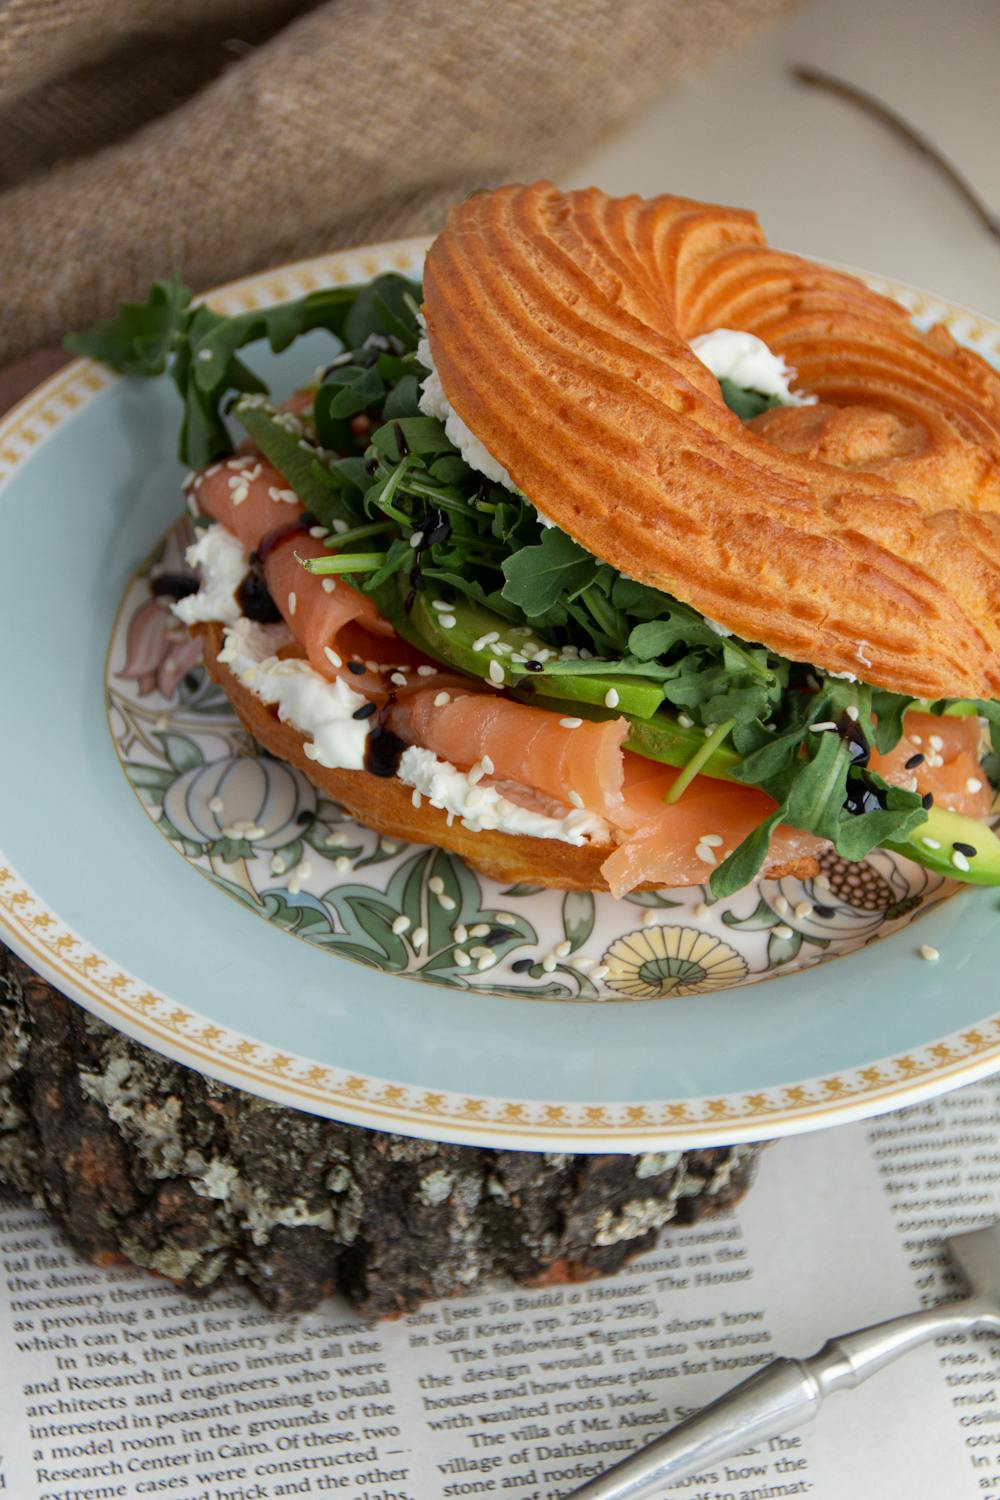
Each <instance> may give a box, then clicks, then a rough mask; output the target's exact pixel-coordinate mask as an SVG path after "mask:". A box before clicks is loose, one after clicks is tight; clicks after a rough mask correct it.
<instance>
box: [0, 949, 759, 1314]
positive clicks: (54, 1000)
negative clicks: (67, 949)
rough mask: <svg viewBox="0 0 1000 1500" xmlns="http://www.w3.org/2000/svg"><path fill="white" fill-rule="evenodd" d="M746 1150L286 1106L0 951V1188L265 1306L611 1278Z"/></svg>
mask: <svg viewBox="0 0 1000 1500" xmlns="http://www.w3.org/2000/svg"><path fill="white" fill-rule="evenodd" d="M760 1149H761V1148H760V1147H759V1146H732V1147H717V1148H713V1149H706V1150H695V1151H688V1152H684V1153H681V1152H676V1151H674V1152H669V1151H668V1152H655V1153H646V1154H644V1155H641V1156H628V1155H585V1154H580V1155H574V1154H567V1153H561V1152H544V1153H541V1152H539V1153H535V1152H526V1151H503V1150H496V1149H493V1148H490V1147H473V1146H453V1145H449V1144H446V1143H441V1142H434V1141H417V1140H412V1139H410V1138H408V1137H404V1136H399V1135H392V1134H389V1133H387V1132H384V1131H375V1130H366V1129H362V1128H360V1127H358V1126H352V1125H345V1124H342V1123H340V1122H338V1121H334V1120H325V1119H321V1118H319V1117H317V1116H314V1115H308V1114H303V1113H301V1112H298V1111H296V1110H291V1109H284V1108H282V1107H280V1106H278V1105H275V1104H272V1103H270V1102H269V1101H267V1100H264V1099H260V1098H257V1097H256V1096H255V1095H253V1094H248V1093H244V1092H242V1091H240V1090H237V1089H233V1088H229V1087H228V1086H226V1085H225V1084H221V1083H217V1082H215V1081H214V1080H213V1079H210V1078H207V1077H205V1076H204V1075H202V1074H200V1073H197V1072H195V1071H193V1070H191V1069H188V1068H185V1067H182V1066H181V1065H180V1064H177V1063H174V1062H171V1061H169V1060H168V1059H167V1058H164V1057H161V1056H160V1055H159V1054H158V1053H155V1052H152V1051H150V1050H149V1049H148V1048H146V1047H143V1046H140V1045H139V1044H138V1043H136V1042H133V1041H131V1040H130V1039H129V1038H127V1037H125V1036H123V1035H122V1034H121V1033H120V1032H116V1031H114V1030H112V1029H111V1028H110V1027H108V1026H106V1025H104V1023H103V1022H101V1021H98V1020H97V1019H95V1018H94V1017H93V1016H90V1015H89V1014H88V1013H87V1012H85V1011H83V1010H82V1009H81V1008H80V1007H79V1006H77V1005H75V1004H73V1003H72V1002H71V1001H69V1000H67V999H66V998H65V997H63V996H62V995H60V994H59V993H58V992H57V991H55V990H53V989H52V988H51V987H50V986H49V985H48V984H46V982H45V981H44V980H42V979H40V978H39V976H38V975H36V974H34V973H33V972H32V971H31V970H30V969H28V968H27V967H26V966H25V965H24V964H22V963H21V962H20V961H19V960H18V959H16V958H15V957H14V956H13V955H12V954H11V953H9V951H8V950H7V949H5V948H3V947H2V946H0V1183H3V1184H6V1185H8V1186H10V1187H12V1188H14V1189H16V1190H17V1191H18V1192H21V1193H27V1194H29V1195H30V1196H31V1197H32V1198H33V1199H34V1201H35V1202H36V1203H38V1204H39V1205H42V1206H44V1207H45V1208H47V1209H48V1210H49V1211H50V1213H51V1214H52V1215H53V1216H54V1217H55V1218H56V1219H57V1220H58V1222H59V1223H60V1224H61V1225H62V1227H63V1229H64V1230H65V1232H66V1233H67V1235H68V1236H69V1237H70V1239H71V1240H72V1241H73V1242H74V1243H75V1244H76V1245H77V1247H78V1248H79V1249H80V1250H81V1251H82V1253H83V1254H85V1255H88V1256H90V1257H92V1258H94V1259H99V1260H105V1261H107V1260H109V1259H114V1258H118V1259H127V1260H131V1261H133V1262H135V1263H136V1264H137V1265H141V1266H146V1267H148V1268H149V1269H151V1270H154V1271H158V1272H159V1273H161V1274H162V1275H165V1276H169V1277H171V1278H173V1279H174V1280H176V1281H177V1282H178V1283H179V1284H180V1285H182V1286H184V1287H186V1288H187V1289H189V1290H191V1291H203V1290H206V1289H208V1288H210V1287H211V1286H213V1285H215V1284H216V1283H218V1282H220V1281H221V1280H223V1279H225V1278H226V1277H230V1276H238V1277H240V1278H242V1279H243V1280H244V1281H246V1282H247V1283H249V1285H250V1286H252V1287H253V1288H254V1290H255V1291H256V1292H257V1294H258V1295H259V1296H260V1297H261V1299H262V1300H263V1301H264V1302H265V1303H267V1304H268V1306H270V1307H273V1308H275V1309H278V1310H284V1311H291V1310H299V1309H304V1308H308V1307H311V1306H313V1305H314V1304H315V1303H316V1302H317V1301H319V1300H320V1298H322V1297H324V1296H326V1295H329V1294H330V1293H331V1292H335V1291H339V1292H341V1293H343V1294H344V1295H346V1296H347V1297H348V1298H350V1300H351V1301H352V1302H353V1303H354V1304H355V1305H356V1306H357V1307H358V1308H359V1309H360V1310H361V1311H363V1312H364V1313H365V1314H367V1315H369V1316H373V1317H379V1316H386V1315H390V1314H393V1313H398V1312H400V1311H404V1310H408V1309H410V1308H413V1307H415V1306H417V1305H418V1304H419V1303H420V1302H421V1301H422V1300H424V1299H425V1298H428V1297H443V1296H449V1295H453V1294H455V1293H458V1292H463V1291H468V1290H469V1289H470V1288H472V1287H474V1286H476V1285H477V1284H478V1283H480V1282H482V1281H485V1280H488V1279H491V1278H494V1277H504V1278H513V1279H514V1280H516V1281H521V1282H538V1281H553V1280H571V1279H580V1278H583V1277H587V1276H596V1275H604V1274H608V1273H610V1272H613V1271H615V1270H617V1269H618V1268H619V1267H620V1266H621V1265H622V1264H624V1262H625V1261H626V1260H628V1259H631V1258H633V1257H634V1256H635V1255H636V1254H638V1253H640V1252H641V1251H643V1250H645V1249H648V1248H649V1247H650V1246H651V1245H653V1244H654V1243H655V1242H656V1239H657V1237H658V1235H659V1233H660V1231H661V1230H662V1228H663V1227H664V1226H666V1225H669V1224H671V1223H678V1222H680V1223H690V1222H691V1221H692V1220H694V1219H696V1218H700V1217H701V1216H702V1215H704V1214H707V1213H712V1212H714V1211H716V1210H718V1209H722V1208H726V1207H729V1206H730V1205H731V1204H733V1203H734V1202H735V1201H736V1200H737V1199H738V1198H739V1197H740V1196H741V1195H742V1193H743V1192H745V1190H746V1188H747V1186H748V1185H749V1183H750V1181H751V1179H752V1175H753V1170H754V1166H755V1162H756V1159H757V1156H758V1154H759V1151H760Z"/></svg>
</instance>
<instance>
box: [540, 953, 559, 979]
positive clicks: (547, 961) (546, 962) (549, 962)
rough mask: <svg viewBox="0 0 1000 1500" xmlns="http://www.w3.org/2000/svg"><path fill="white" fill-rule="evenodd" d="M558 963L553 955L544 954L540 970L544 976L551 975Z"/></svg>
mask: <svg viewBox="0 0 1000 1500" xmlns="http://www.w3.org/2000/svg"><path fill="white" fill-rule="evenodd" d="M558 962H559V960H558V959H557V958H556V956H555V954H554V953H549V954H546V956H545V958H543V959H542V968H543V969H544V970H545V973H546V974H551V973H552V971H553V969H554V968H555V966H556V964H557V963H558Z"/></svg>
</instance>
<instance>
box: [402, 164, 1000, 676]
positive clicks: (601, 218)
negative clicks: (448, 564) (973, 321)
mask: <svg viewBox="0 0 1000 1500" xmlns="http://www.w3.org/2000/svg"><path fill="white" fill-rule="evenodd" d="M424 298H425V301H424V313H425V316H426V319H427V330H428V337H429V340H430V346H431V351H432V354H433V356H434V360H435V364H436V366H437V370H438V373H439V375H440V377H441V381H442V384H443V387H444V391H445V394H446V395H447V397H448V399H449V401H450V402H451V404H452V406H453V407H454V409H455V411H456V412H457V414H458V415H459V417H461V418H462V420H463V421H464V422H465V423H466V424H467V425H468V427H469V428H471V430H472V431H473V432H474V433H475V435H476V436H477V437H478V438H479V439H480V441H481V442H482V443H483V444H484V445H485V447H486V448H487V449H488V451H489V452H490V454H491V455H492V456H493V457H494V458H495V459H496V460H497V461H498V462H499V463H500V464H502V465H503V467H504V468H505V469H506V470H507V472H508V474H509V475H510V477H511V479H512V481H513V483H514V484H515V485H516V486H517V487H518V488H519V489H520V490H522V491H523V492H524V493H525V494H526V495H527V496H528V498H529V499H530V500H531V501H532V502H533V503H534V504H535V505H536V506H537V507H538V509H539V510H540V511H541V512H542V513H543V514H544V515H546V516H547V517H549V518H550V519H551V520H553V521H555V522H556V523H557V524H558V525H559V526H560V527H562V528H563V529H564V530H565V531H567V532H568V533H569V534H570V535H571V536H572V537H574V538H575V539H576V540H577V541H578V542H580V544H581V545H582V546H584V547H586V548H587V550H588V551H590V552H592V553H594V554H595V555H596V556H598V557H600V558H602V559H604V560H606V561H607V562H609V563H611V564H613V565H614V566H615V567H616V568H618V569H620V570H621V571H622V572H624V573H626V574H628V575H630V576H631V577H633V578H637V579H639V580H640V581H642V582H643V583H646V584H649V585H651V586H653V587H655V588H658V589H662V590H663V591H664V592H666V593H669V594H672V595H674V596H675V597H677V598H679V599H682V600H684V601H686V602H688V603H690V604H692V605H693V606H694V607H695V608H696V609H698V610H700V611H701V612H702V613H703V614H705V615H707V616H709V617H710V618H711V619H713V620H716V621H719V622H720V623H721V624H722V625H724V626H726V627H728V628H729V629H730V630H732V631H734V632H735V633H736V634H738V635H739V636H742V637H743V638H744V639H746V640H750V641H760V642H763V643H764V644H765V645H767V646H769V647H770V648H772V649H773V650H775V651H777V652H780V653H781V654H782V655H784V656H787V657H789V658H791V659H792V660H794V661H807V662H813V663H816V664H817V665H819V666H821V667H824V668H828V669H830V670H832V671H837V672H841V673H847V672H850V673H853V674H854V675H855V676H857V677H860V678H863V679H864V680H865V681H867V682H871V683H874V684H876V685H878V686H881V687H885V688H889V689H892V690H894V691H898V692H903V693H912V694H914V695H915V696H918V697H929V698H936V697H961V696H968V697H977V698H978V697H984V698H992V697H997V696H1000V515H998V514H997V512H998V511H1000V380H998V378H997V376H996V374H995V373H994V372H993V371H992V370H991V369H990V368H989V366H988V365H986V363H985V362H984V361H983V360H981V359H979V358H978V357H977V356H976V355H974V354H970V353H969V352H967V351H965V350H963V349H960V348H958V346H957V345H955V343H954V341H953V340H952V339H951V338H950V337H949V335H948V334H947V333H944V332H943V331H941V330H935V331H933V332H931V333H930V334H921V333H919V332H917V330H916V329H915V328H914V327H913V325H912V324H911V322H910V320H909V317H908V315H907V313H906V312H905V310H904V309H903V308H901V307H899V306H898V305H897V304H896V303H894V302H891V301H889V300H888V299H886V298H884V297H880V296H878V295H876V294H875V293H874V292H872V291H870V290H868V289H867V288H866V287H865V286H863V285H862V284H861V283H860V282H858V281H857V280H855V279H854V278H853V277H850V276H846V275H842V274H840V273H838V272H835V271H831V270H828V269H827V268H825V267H823V266H818V265H815V264H813V263H812V262H810V261H807V260H802V259H799V258H797V257H795V256H792V255H786V254H783V253H780V252H778V251H775V250H772V249H770V248H769V246H768V245H767V243H766V241H765V239H764V236H763V234H762V232H761V230H760V228H759V226H758V224H757V221H756V219H755V218H754V216H753V215H752V214H750V213H747V212H744V211H742V210H737V209H729V208H720V207H714V206H712V205H706V204H701V203H695V202H692V201H689V200H687V199H680V198H671V197H661V198H655V199H649V200H645V199H640V198H636V197H633V198H622V199H615V198H609V197H607V196H606V195H605V194H603V193H601V192H599V191H597V190H596V189H588V190H586V191H582V192H574V193H567V194H563V193H560V192H559V191H558V190H557V189H556V188H554V187H553V186H552V185H551V184H548V183H536V184H535V185H533V186H530V187H517V186H511V187H504V188H500V189H498V190H496V191H494V192H487V193H480V194H477V195H475V196H474V197H472V198H470V199H469V200H468V201H467V202H465V203H463V204H461V205H460V206H459V207H457V208H455V209H454V210H453V211H452V213H451V215H450V217H449V220H448V224H447V227H446V228H445V229H444V231H443V232H442V233H441V234H440V235H439V236H438V238H437V239H436V240H435V242H434V244H433V246H432V248H431V251H430V253H429V257H428V261H427V267H426V273H425V279H424ZM720 327H729V328H738V329H745V330H747V331H748V332H751V333H755V334H757V335H758V336H759V337H761V338H763V339H764V340H765V341H766V342H767V343H768V344H769V345H770V347H771V348H772V349H773V350H774V351H775V352H776V353H779V354H782V355H784V356H785V357H786V359H787V360H788V361H789V363H791V364H793V365H794V366H795V367H796V368H797V370H798V372H799V378H798V385H799V386H800V387H801V388H803V389H805V390H807V391H809V392H811V393H815V394H816V395H818V396H819V397H820V399H821V401H822V402H823V403H825V404H827V405H831V406H837V407H840V406H854V405H857V406H862V407H867V408H874V409H875V411H876V412H883V413H888V414H889V415H890V416H891V417H893V418H894V419H895V420H896V422H897V423H898V425H899V427H900V429H901V430H903V432H904V433H905V437H906V441H905V443H904V444H903V447H904V448H905V451H904V452H902V453H901V454H899V455H898V457H899V462H898V463H897V464H896V466H895V467H893V463H892V462H891V461H890V462H888V463H875V464H874V465H873V466H867V467H866V466H864V459H862V462H861V464H860V465H848V466H846V467H845V466H842V464H841V463H840V461H839V460H838V461H834V462H830V461H826V462H824V461H823V459H822V454H821V453H820V454H816V453H811V452H808V451H806V452H803V451H802V445H801V443H799V444H798V446H797V448H796V445H795V444H794V443H793V444H792V447H793V450H795V451H785V450H784V449H783V447H782V446H780V443H779V441H771V440H770V439H769V438H768V437H767V436H765V435H763V434H761V433H758V432H756V431H754V430H751V429H750V428H748V427H746V426H744V424H743V423H741V422H740V421H739V419H738V418H737V417H736V416H735V415H734V414H733V413H732V412H731V411H729V409H728V408H727V407H726V406H725V404H724V402H723V401H722V398H721V393H720V391H719V387H718V385H717V383H716V381H715V379H714V377H713V376H712V375H711V374H710V373H709V372H708V371H707V370H706V369H705V368H704V366H702V365H701V363H700V362H699V361H698V359H697V358H696V357H695V355H694V354H693V353H692V351H691V349H690V348H689V346H688V340H689V339H690V338H692V337H693V336H695V335H696V334H699V333H704V332H708V331H711V330H712V329H715V328H720ZM777 436H778V437H779V438H780V437H781V433H780V432H779V433H778V434H777ZM887 441H888V443H889V452H888V454H887V455H882V457H888V459H889V460H892V459H893V458H894V457H895V456H897V455H894V453H893V451H892V443H893V442H894V441H895V439H894V438H893V436H892V434H891V433H890V434H889V436H888V438H887ZM916 449H919V452H918V451H915V450H916Z"/></svg>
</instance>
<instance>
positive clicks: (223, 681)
mask: <svg viewBox="0 0 1000 1500" xmlns="http://www.w3.org/2000/svg"><path fill="white" fill-rule="evenodd" d="M192 634H196V635H198V636H200V637H201V641H202V652H203V660H204V663H205V669H206V671H207V672H208V674H209V676H210V677H212V678H213V679H214V681H215V682H217V683H218V684H219V686H220V687H221V688H222V690H223V692H224V693H225V694H226V696H227V698H228V699H229V701H230V703H231V704H232V705H233V708H234V709H235V711H236V713H237V715H238V717H239V719H240V722H241V723H242V724H243V727H244V728H245V729H246V730H247V733H248V734H250V735H252V736H253V738H254V739H255V740H256V741H257V743H258V744H260V745H262V746H263V747H264V749H265V750H267V751H269V752H270V754H271V755H274V756H277V757H278V759H279V760H285V761H287V762H288V763H289V765H293V766H295V767H297V769H298V770H300V771H302V772H303V774H304V775H305V776H306V777H307V778H308V780H309V781H311V782H312V784H313V786H315V787H316V788H317V789H318V790H319V791H321V792H322V793H323V794H324V795H325V796H327V797H329V798H330V799H331V800H332V801H334V802H337V803H339V805H340V806H341V807H343V808H344V810H345V811H346V812H348V813H350V815H351V817H352V818H355V819H356V820H357V821H358V822H359V823H362V824H364V826H365V827H366V828H371V829H373V830H374V832H376V833H380V834H383V835H384V836H385V837H386V838H393V839H400V840H403V841H405V842H406V843H412V844H435V845H437V847H438V848H440V849H449V850H451V851H452V852H453V853H455V854H460V855H461V856H462V858H463V859H464V860H465V861H466V862H467V863H468V864H470V865H472V866H473V868H474V869H476V870H479V871H481V873H482V874H483V875H487V876H489V877H490V879H492V880H496V881H498V882H500V883H501V884H516V883H517V882H518V881H523V882H526V883H529V884H532V885H543V886H551V887H554V888H555V889H556V890H565V891H606V890H607V889H608V883H607V881H606V880H605V879H604V877H603V875H602V874H601V865H602V864H603V862H604V860H605V859H607V857H608V855H609V854H610V853H611V848H612V846H611V845H610V844H582V845H580V846H579V847H576V846H574V845H573V844H564V843H561V842H560V841H559V840H558V839H539V838H531V837H529V836H528V835H526V834H510V833H499V832H497V831H496V830H493V829H483V830H481V831H480V832H477V833H476V832H473V831H472V830H471V829H469V828H464V827H463V826H462V824H461V823H460V822H459V821H458V819H457V818H456V819H455V820H454V822H453V823H452V824H451V826H450V827H449V826H448V819H447V817H446V815H445V813H443V812H442V811H441V809H440V808H437V807H431V806H430V804H429V803H428V802H426V801H425V802H424V803H423V804H422V806H420V807H414V806H413V801H412V791H411V789H410V787H408V786H405V785H404V784H403V782H401V781H399V780H397V779H396V778H395V777H392V778H390V777H382V776H372V775H370V774H369V773H368V772H367V771H331V770H329V769H327V767H325V766H319V765H317V764H316V762H315V761H314V760H310V759H309V757H308V756H307V755H306V753H305V748H304V747H305V743H306V739H305V736H304V735H303V734H301V733H300V732H299V731H298V730H297V729H296V728H294V726H293V725H291V724H289V723H282V721H281V720H280V719H279V718H278V715H277V712H276V711H275V709H274V708H272V707H270V706H269V705H268V704H266V703H263V702H261V700H260V699H259V698H258V697H256V695H255V694H254V693H252V692H251V691H250V689H249V688H248V687H245V686H244V685H243V683H241V682H240V681H239V679H238V678H237V677H235V676H234V675H233V673H232V672H231V671H230V670H229V668H228V667H227V666H225V665H224V663H222V662H220V661H219V660H218V655H219V652H220V650H221V649H222V644H223V627H222V626H221V625H218V624H207V625H196V626H194V627H193V629H192ZM818 869H819V864H818V862H817V861H816V860H815V859H812V858H808V859H800V860H792V861H790V862H788V863H786V864H783V865H773V866H772V867H771V868H769V869H768V871H767V874H768V876H769V877H771V878H774V879H781V878H782V877H784V876H797V877H798V878H799V879H802V880H806V879H808V878H809V877H811V876H813V875H815V874H816V873H817V871H818ZM641 889H649V887H648V886H643V887H641Z"/></svg>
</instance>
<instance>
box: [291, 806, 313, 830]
mask: <svg viewBox="0 0 1000 1500" xmlns="http://www.w3.org/2000/svg"><path fill="white" fill-rule="evenodd" d="M295 821H296V823H297V824H298V825H299V827H300V828H308V827H309V824H310V823H315V821H316V814H315V813H314V812H310V811H309V809H308V808H306V809H305V811H304V812H300V813H299V815H298V817H297V818H296V819H295Z"/></svg>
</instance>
